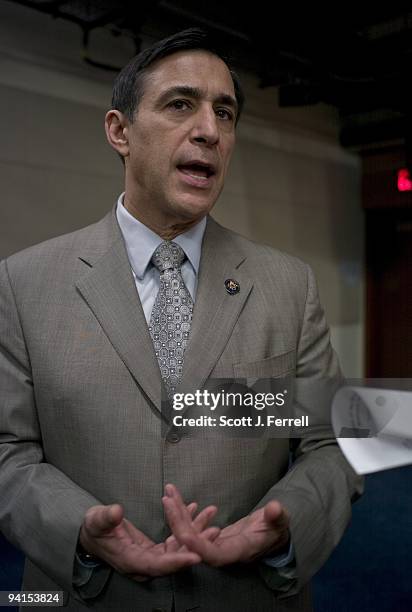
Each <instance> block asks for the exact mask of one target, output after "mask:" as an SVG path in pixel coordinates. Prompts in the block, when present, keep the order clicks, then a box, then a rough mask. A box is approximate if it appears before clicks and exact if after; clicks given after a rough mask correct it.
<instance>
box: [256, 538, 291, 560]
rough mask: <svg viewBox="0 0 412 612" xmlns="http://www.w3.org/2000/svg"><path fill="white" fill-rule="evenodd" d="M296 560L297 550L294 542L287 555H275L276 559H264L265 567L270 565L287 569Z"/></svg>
mask: <svg viewBox="0 0 412 612" xmlns="http://www.w3.org/2000/svg"><path fill="white" fill-rule="evenodd" d="M294 560H295V549H294V548H293V544H292V540H291V541H290V544H289V550H288V552H287V553H283V554H281V555H275V556H274V557H265V558H264V559H262V561H263V563H265V565H269V566H270V567H285V566H286V565H289V564H290V563H292V561H294Z"/></svg>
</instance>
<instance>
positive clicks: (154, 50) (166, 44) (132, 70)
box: [112, 28, 244, 123]
mask: <svg viewBox="0 0 412 612" xmlns="http://www.w3.org/2000/svg"><path fill="white" fill-rule="evenodd" d="M185 49H187V50H191V49H199V50H205V51H209V52H210V53H213V54H214V55H216V56H217V57H220V59H221V60H222V61H224V62H225V64H226V65H227V67H228V69H229V71H230V74H231V77H232V80H233V86H234V90H235V96H236V101H237V104H238V112H237V116H236V123H237V122H238V121H239V117H240V113H241V111H242V108H243V104H244V94H243V91H242V87H241V85H240V82H239V78H238V76H237V75H236V73H235V72H234V71H233V70H232V69H231V67H230V65H229V63H228V60H227V59H226V58H225V57H223V56H222V54H221V53H219V52H218V51H216V48H215V46H214V44H213V42H212V40H211V37H210V35H209V34H208V33H207V32H205V31H204V30H202V29H200V28H189V29H187V30H182V31H181V32H177V33H176V34H173V35H172V36H169V37H168V38H163V39H162V40H159V41H158V42H156V43H155V44H154V45H152V46H151V47H149V48H147V49H144V50H143V51H141V52H140V53H139V54H138V55H135V56H134V57H133V58H132V59H131V60H130V61H129V63H128V64H126V66H125V67H124V68H122V70H121V71H120V72H119V74H118V75H117V77H116V79H115V82H114V85H113V95H112V108H114V109H116V110H119V111H120V112H122V113H123V114H124V115H126V117H127V118H128V119H129V121H131V122H133V117H134V114H135V112H136V109H137V107H138V106H139V102H140V100H141V99H142V96H143V93H144V77H145V76H146V74H147V73H148V72H149V70H148V68H149V66H150V65H151V64H153V63H154V62H155V61H157V60H159V59H161V58H163V57H167V56H168V55H172V53H176V52H177V51H182V50H185Z"/></svg>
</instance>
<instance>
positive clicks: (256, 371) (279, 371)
mask: <svg viewBox="0 0 412 612" xmlns="http://www.w3.org/2000/svg"><path fill="white" fill-rule="evenodd" d="M295 354H296V353H295V350H294V349H292V350H291V351H288V352H287V353H281V354H280V355H273V356H272V357H267V358H266V359H261V360H260V361H251V362H249V363H235V364H233V369H234V372H235V378H280V377H281V376H285V375H286V374H290V373H291V372H293V371H294V369H295Z"/></svg>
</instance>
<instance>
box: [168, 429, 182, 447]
mask: <svg viewBox="0 0 412 612" xmlns="http://www.w3.org/2000/svg"><path fill="white" fill-rule="evenodd" d="M166 440H167V441H168V442H170V443H171V444H177V443H178V442H180V436H179V434H177V433H176V432H175V431H171V432H170V433H169V434H167V437H166Z"/></svg>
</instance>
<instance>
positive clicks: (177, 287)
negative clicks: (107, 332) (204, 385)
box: [149, 241, 193, 397]
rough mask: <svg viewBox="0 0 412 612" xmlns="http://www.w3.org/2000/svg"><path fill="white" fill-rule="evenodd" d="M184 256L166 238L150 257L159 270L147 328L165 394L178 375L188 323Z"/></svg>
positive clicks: (190, 311)
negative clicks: (182, 270) (156, 290)
mask: <svg viewBox="0 0 412 612" xmlns="http://www.w3.org/2000/svg"><path fill="white" fill-rule="evenodd" d="M185 259H186V255H185V253H184V251H183V249H182V248H181V247H180V246H179V245H178V244H176V243H175V242H169V241H167V242H162V243H161V244H160V245H159V246H158V247H157V249H156V250H155V252H154V253H153V257H152V262H153V264H154V265H155V266H156V268H157V269H158V270H159V272H160V288H159V292H158V294H157V296H156V300H155V303H154V306H153V310H152V314H151V316H150V322H149V331H150V335H151V337H152V340H153V345H154V349H155V353H156V357H157V359H158V362H159V367H160V373H161V375H162V379H163V382H164V384H165V386H166V390H167V394H168V396H169V397H171V396H172V395H173V393H174V391H175V389H176V387H177V385H178V384H179V382H180V380H181V378H182V372H183V360H184V353H185V349H186V346H187V343H188V340H189V333H190V326H191V323H192V314H193V300H192V298H191V295H190V293H189V291H188V289H187V287H186V285H185V283H184V281H183V278H182V273H181V266H182V263H183V261H184V260H185Z"/></svg>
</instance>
